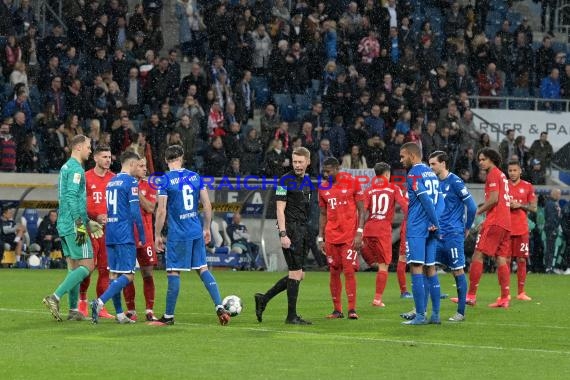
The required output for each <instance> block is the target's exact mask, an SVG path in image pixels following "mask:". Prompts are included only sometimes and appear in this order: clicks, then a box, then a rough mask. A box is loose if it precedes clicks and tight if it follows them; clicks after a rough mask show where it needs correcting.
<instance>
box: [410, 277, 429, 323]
mask: <svg viewBox="0 0 570 380" xmlns="http://www.w3.org/2000/svg"><path fill="white" fill-rule="evenodd" d="M412 293H413V294H414V303H415V305H416V314H418V315H420V314H421V315H425V310H426V307H425V304H424V302H425V300H424V299H425V289H424V275H423V274H412Z"/></svg>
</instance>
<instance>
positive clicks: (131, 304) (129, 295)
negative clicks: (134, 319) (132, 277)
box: [123, 281, 136, 310]
mask: <svg viewBox="0 0 570 380" xmlns="http://www.w3.org/2000/svg"><path fill="white" fill-rule="evenodd" d="M123 295H124V296H125V304H126V305H127V310H136V307H135V297H136V290H135V283H134V281H133V282H130V283H129V284H128V285H127V286H125V287H124V289H123Z"/></svg>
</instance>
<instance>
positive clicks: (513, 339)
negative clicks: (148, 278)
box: [0, 270, 570, 380]
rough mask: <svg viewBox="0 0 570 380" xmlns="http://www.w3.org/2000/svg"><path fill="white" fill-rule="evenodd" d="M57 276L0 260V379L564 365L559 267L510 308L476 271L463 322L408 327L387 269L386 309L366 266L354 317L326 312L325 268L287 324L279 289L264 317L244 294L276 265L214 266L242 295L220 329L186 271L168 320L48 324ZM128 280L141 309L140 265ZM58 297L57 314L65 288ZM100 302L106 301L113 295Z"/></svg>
mask: <svg viewBox="0 0 570 380" xmlns="http://www.w3.org/2000/svg"><path fill="white" fill-rule="evenodd" d="M64 275H65V272H64V271H61V270H41V271H40V270H38V271H33V270H0V315H2V323H1V324H0V331H1V334H0V337H1V338H0V379H36V378H37V379H55V378H58V379H68V378H69V379H81V380H84V379H115V378H133V379H139V378H140V379H147V378H155V379H166V378H171V379H172V378H175V379H176V378H179V379H210V378H211V379H220V378H227V379H380V378H384V379H385V378H399V379H400V378H401V379H406V378H410V379H417V378H420V377H421V378H453V379H462V378H463V379H474V378H487V379H490V378H513V379H556V378H568V377H567V376H568V373H570V339H569V338H570V318H569V317H568V316H569V315H570V303H569V302H568V300H569V299H570V298H569V296H570V294H569V293H570V286H569V278H568V277H565V276H546V275H537V274H531V275H529V276H528V280H527V290H528V294H529V295H530V296H532V297H533V300H532V301H531V302H522V301H517V300H513V301H511V307H510V309H508V310H503V309H499V310H495V309H490V308H488V307H487V304H488V303H490V302H492V301H494V299H495V297H496V296H497V294H498V291H499V289H498V285H497V278H496V275H484V277H483V279H482V281H481V287H480V290H479V295H478V302H479V304H478V305H477V306H476V307H468V309H467V320H466V321H465V322H464V323H461V324H452V323H449V322H445V321H444V322H443V324H442V325H440V326H435V325H429V326H414V327H413V326H402V325H401V324H400V322H401V321H402V320H401V318H400V317H399V313H400V312H404V311H409V310H410V309H411V308H412V307H413V306H412V305H413V302H412V300H401V299H400V298H399V292H398V288H397V282H396V278H395V275H393V274H390V278H389V282H388V286H387V289H386V294H385V297H384V302H385V303H386V308H384V309H377V308H373V307H372V306H370V302H371V301H372V297H373V295H374V281H375V274H374V273H359V274H358V276H357V279H358V312H359V315H360V319H359V320H357V321H353V320H347V319H343V320H327V319H325V318H324V316H325V315H326V314H328V313H329V312H330V311H331V310H332V306H331V301H330V295H329V290H328V273H315V272H309V273H307V278H306V280H305V281H304V282H303V283H302V285H301V290H300V297H299V314H301V315H302V316H303V317H304V318H306V319H310V320H312V321H313V325H312V326H290V325H285V324H284V318H285V314H286V295H285V294H281V295H279V296H278V297H277V298H275V299H274V300H273V301H272V302H271V303H270V304H269V306H268V307H267V309H266V311H265V314H264V321H263V323H261V324H260V323H257V321H256V319H255V313H254V303H253V294H254V293H255V292H259V291H261V292H264V291H266V289H267V288H268V287H269V286H271V285H272V284H273V283H274V281H275V280H276V279H278V278H279V277H280V276H283V275H284V273H261V272H259V273H258V272H231V271H215V272H214V275H215V277H216V279H217V281H218V284H219V286H220V289H221V292H222V294H223V295H224V296H225V295H230V294H235V295H238V296H239V297H241V298H242V301H243V304H244V310H243V312H242V314H241V315H239V316H238V317H235V318H233V319H232V321H231V323H230V325H229V326H226V327H222V326H220V325H219V324H218V322H217V318H216V316H215V313H214V308H213V305H212V304H211V301H210V299H209V297H208V296H207V293H206V290H205V289H204V287H203V285H202V283H201V282H200V280H199V278H198V276H197V275H196V274H194V273H191V274H186V275H184V276H183V277H182V282H181V291H180V295H179V298H178V305H177V309H176V324H175V325H174V326H168V327H153V326H147V325H145V324H144V323H143V322H138V323H136V324H134V325H118V324H116V323H115V322H114V321H109V320H102V321H101V322H100V323H99V324H98V325H92V324H91V322H89V321H85V322H62V323H58V322H56V321H55V320H54V319H53V318H52V317H51V315H50V314H49V312H48V311H47V310H46V309H45V307H44V306H43V305H42V303H41V300H42V298H43V297H44V296H45V295H47V294H49V293H50V292H51V291H52V290H53V289H54V287H55V286H56V285H57V283H58V282H59V281H60V280H61V279H62V278H63V276H64ZM95 276H96V275H94V278H93V279H92V281H91V288H90V295H91V296H93V293H94V286H95V285H94V284H95ZM440 279H441V286H442V292H444V293H448V294H449V295H450V296H454V295H455V288H454V286H453V284H454V281H453V278H452V276H451V275H450V274H447V275H443V276H440ZM155 283H156V287H157V292H156V305H155V312H156V314H157V315H161V314H162V312H163V311H164V302H165V292H166V279H165V273H164V272H157V273H156V274H155ZM136 285H137V305H138V307H139V310H140V312H142V311H143V307H144V300H143V294H142V280H141V278H140V274H138V273H137V279H136ZM511 287H512V288H513V289H515V287H516V278H515V276H513V277H512V278H511ZM343 296H344V294H343ZM62 301H63V302H62V310H63V311H64V312H65V313H66V312H67V297H65V298H64V299H63V300H62ZM344 301H345V305H346V298H345V300H344ZM108 306H109V308H110V309H111V310H112V309H113V307H112V304H111V302H110V303H109V305H108ZM345 307H346V306H345ZM345 311H346V310H345ZM454 312H455V305H454V304H452V303H451V302H450V301H449V300H442V314H441V316H442V319H447V317H449V316H451V315H452V314H453V313H454ZM141 314H142V313H141ZM564 373H566V375H564Z"/></svg>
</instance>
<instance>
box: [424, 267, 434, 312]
mask: <svg viewBox="0 0 570 380" xmlns="http://www.w3.org/2000/svg"><path fill="white" fill-rule="evenodd" d="M430 288H431V287H430V285H429V281H428V277H427V276H426V275H424V307H425V312H426V314H427V310H428V306H429V295H430V294H431V292H430ZM432 309H433V305H432Z"/></svg>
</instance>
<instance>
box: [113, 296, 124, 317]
mask: <svg viewBox="0 0 570 380" xmlns="http://www.w3.org/2000/svg"><path fill="white" fill-rule="evenodd" d="M113 305H114V306H115V311H116V312H117V314H121V313H122V312H123V305H122V304H121V292H119V293H117V294H115V295H114V296H113Z"/></svg>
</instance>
